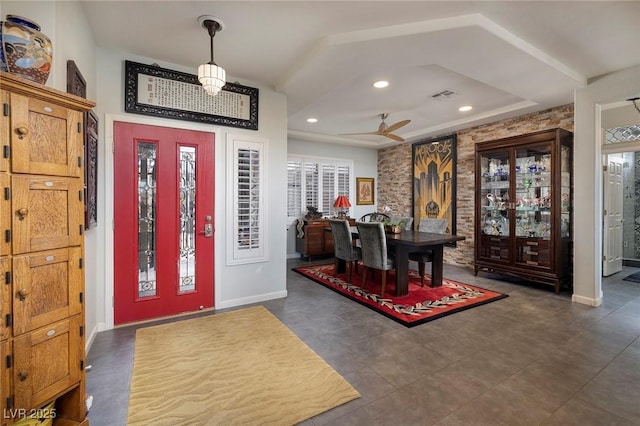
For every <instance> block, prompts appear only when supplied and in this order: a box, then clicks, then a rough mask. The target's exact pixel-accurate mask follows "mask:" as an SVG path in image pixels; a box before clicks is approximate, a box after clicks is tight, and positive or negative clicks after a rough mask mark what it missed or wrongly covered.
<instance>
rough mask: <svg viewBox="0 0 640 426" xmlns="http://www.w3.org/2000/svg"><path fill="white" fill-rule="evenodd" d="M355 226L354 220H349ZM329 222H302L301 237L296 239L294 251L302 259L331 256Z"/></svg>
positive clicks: (331, 241)
mask: <svg viewBox="0 0 640 426" xmlns="http://www.w3.org/2000/svg"><path fill="white" fill-rule="evenodd" d="M349 223H350V224H351V225H355V223H356V221H355V219H349ZM328 228H329V222H328V221H327V220H326V219H317V220H307V219H305V220H304V225H303V226H302V232H303V237H302V238H296V251H297V252H298V253H300V257H302V258H303V259H308V260H311V258H312V257H316V256H317V257H321V256H333V234H332V233H331V231H328V230H327V229H328Z"/></svg>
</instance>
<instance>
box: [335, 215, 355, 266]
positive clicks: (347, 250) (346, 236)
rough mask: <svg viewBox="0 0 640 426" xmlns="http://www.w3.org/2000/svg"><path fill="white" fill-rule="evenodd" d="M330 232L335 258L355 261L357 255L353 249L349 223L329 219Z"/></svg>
mask: <svg viewBox="0 0 640 426" xmlns="http://www.w3.org/2000/svg"><path fill="white" fill-rule="evenodd" d="M329 225H330V226H331V232H332V233H333V249H334V252H335V257H337V258H338V259H342V260H347V261H352V260H357V259H358V258H359V257H360V256H359V255H357V254H356V253H355V251H354V248H353V242H352V239H351V227H350V226H349V221H347V220H342V219H329Z"/></svg>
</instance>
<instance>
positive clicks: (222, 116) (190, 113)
mask: <svg viewBox="0 0 640 426" xmlns="http://www.w3.org/2000/svg"><path fill="white" fill-rule="evenodd" d="M125 111H126V112H131V113H135V114H142V115H153V116H156V117H164V118H172V119H176V120H186V121H197V122H203V123H210V124H218V125H221V126H228V127H239V128H243V129H249V130H258V89H257V88H253V87H247V86H243V85H240V84H237V83H227V84H225V86H224V87H223V88H222V91H220V93H218V94H217V95H215V96H211V95H210V94H208V93H207V92H206V91H205V90H204V89H203V88H202V85H201V84H200V82H199V81H198V77H197V76H195V75H193V74H187V73H183V72H179V71H172V70H169V69H166V68H160V67H159V66H157V65H145V64H140V63H137V62H132V61H125Z"/></svg>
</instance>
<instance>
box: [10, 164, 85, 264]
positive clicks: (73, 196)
mask: <svg viewBox="0 0 640 426" xmlns="http://www.w3.org/2000/svg"><path fill="white" fill-rule="evenodd" d="M11 192H12V197H11V209H12V214H13V218H12V224H13V231H12V247H13V254H14V255H15V254H19V253H27V252H33V251H40V250H47V249H54V248H60V247H67V246H76V245H80V244H81V243H82V233H83V223H84V203H83V188H82V182H81V180H80V179H76V178H64V177H51V176H29V175H22V176H20V175H13V176H12V177H11Z"/></svg>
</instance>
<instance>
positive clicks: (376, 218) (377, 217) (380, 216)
mask: <svg viewBox="0 0 640 426" xmlns="http://www.w3.org/2000/svg"><path fill="white" fill-rule="evenodd" d="M390 219H391V218H390V217H389V215H388V214H384V213H378V212H373V213H367V214H363V215H362V216H360V219H358V221H359V222H384V221H385V220H390Z"/></svg>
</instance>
